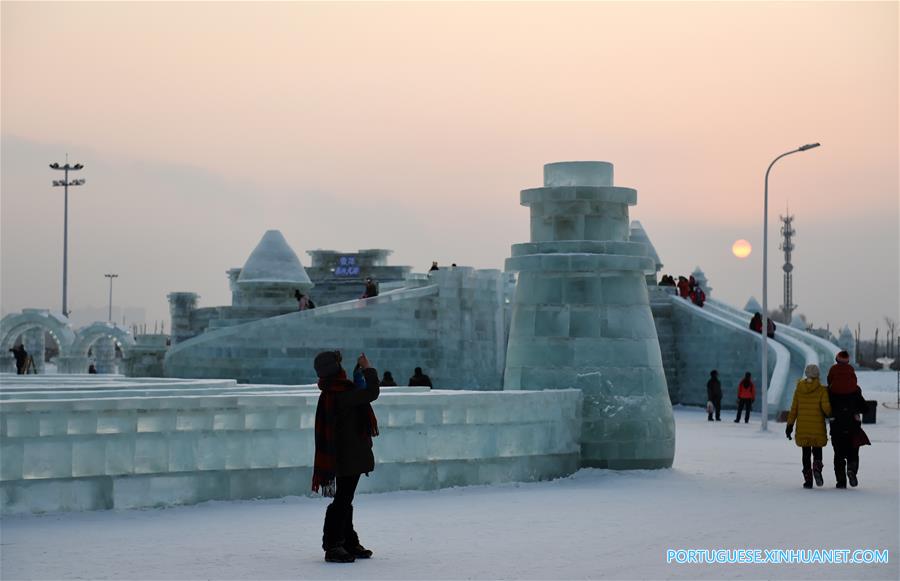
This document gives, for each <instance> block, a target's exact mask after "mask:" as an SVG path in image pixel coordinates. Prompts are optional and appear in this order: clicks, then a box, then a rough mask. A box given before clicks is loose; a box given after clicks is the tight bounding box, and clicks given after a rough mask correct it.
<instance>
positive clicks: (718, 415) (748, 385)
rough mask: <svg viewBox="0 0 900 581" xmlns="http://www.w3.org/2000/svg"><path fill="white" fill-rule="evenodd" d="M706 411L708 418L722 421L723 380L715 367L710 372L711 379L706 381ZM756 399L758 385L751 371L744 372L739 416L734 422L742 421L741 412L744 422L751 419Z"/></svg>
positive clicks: (739, 385) (738, 399)
mask: <svg viewBox="0 0 900 581" xmlns="http://www.w3.org/2000/svg"><path fill="white" fill-rule="evenodd" d="M706 399H707V401H706V413H707V420H708V421H710V422H711V421H713V414H715V421H717V422H720V421H722V382H721V381H719V372H718V371H717V370H715V369H713V370H712V371H710V372H709V381H707V382H706ZM755 400H756V385H755V384H754V383H753V377H752V376H751V375H750V372H749V371H748V372H747V373H745V374H744V378H743V379H741V381H740V383H738V394H737V404H738V407H737V416H736V417H735V418H734V423H738V422H739V421H741V413H742V412H743V414H744V423H745V424H746V423H747V422H749V421H750V409H751V408H752V407H753V402H754V401H755Z"/></svg>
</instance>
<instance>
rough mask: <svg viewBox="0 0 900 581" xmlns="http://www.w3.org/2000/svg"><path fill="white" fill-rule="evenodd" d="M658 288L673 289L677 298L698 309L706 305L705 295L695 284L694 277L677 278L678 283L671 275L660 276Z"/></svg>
mask: <svg viewBox="0 0 900 581" xmlns="http://www.w3.org/2000/svg"><path fill="white" fill-rule="evenodd" d="M658 286H672V287H675V288H676V289H677V291H678V296H680V297H681V298H683V299H685V300H688V301H691V302H692V303H693V304H695V305H697V306H698V307H701V308H702V307H703V305H704V304H705V303H706V293H705V292H703V288H702V287H701V286H700V285H699V284H697V281H696V279H694V275H690V276H689V277H684V276H679V277H678V281H677V282H676V281H675V278H674V277H673V276H672V275H670V274H664V275H662V278H660V279H659V285H658Z"/></svg>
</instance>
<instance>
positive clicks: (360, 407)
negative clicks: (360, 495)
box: [335, 367, 381, 476]
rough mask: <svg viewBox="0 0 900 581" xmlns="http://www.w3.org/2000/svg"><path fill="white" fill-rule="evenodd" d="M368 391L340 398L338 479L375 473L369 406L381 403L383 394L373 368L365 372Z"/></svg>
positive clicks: (356, 390)
mask: <svg viewBox="0 0 900 581" xmlns="http://www.w3.org/2000/svg"><path fill="white" fill-rule="evenodd" d="M363 375H365V378H366V388H365V389H354V390H353V391H344V392H340V393H337V394H335V395H336V396H337V399H336V402H337V475H338V476H354V475H356V474H363V473H368V472H371V471H372V470H374V469H375V456H374V455H373V454H372V439H371V438H368V437H366V436H365V434H366V432H367V429H368V426H369V411H368V406H367V405H366V404H368V403H372V402H373V401H375V400H376V399H378V395H379V393H380V392H381V390H380V389H379V384H378V372H377V371H376V370H375V369H374V368H372V367H370V368H369V369H365V370H363Z"/></svg>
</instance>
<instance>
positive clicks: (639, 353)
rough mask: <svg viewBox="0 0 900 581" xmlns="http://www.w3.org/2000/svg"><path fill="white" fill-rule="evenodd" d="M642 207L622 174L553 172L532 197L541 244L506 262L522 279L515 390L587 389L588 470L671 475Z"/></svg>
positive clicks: (509, 364)
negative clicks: (637, 235) (619, 178)
mask: <svg viewBox="0 0 900 581" xmlns="http://www.w3.org/2000/svg"><path fill="white" fill-rule="evenodd" d="M636 201H637V192H636V191H635V190H633V189H630V188H621V187H615V186H613V166H612V164H610V163H606V162H564V163H551V164H547V165H545V166H544V187H542V188H534V189H528V190H523V191H522V193H521V203H522V205H523V206H527V207H529V208H530V210H531V242H529V243H524V244H515V245H513V247H512V256H511V257H510V258H509V259H507V261H506V268H507V270H509V271H518V273H519V278H518V283H517V285H516V292H515V297H514V299H513V309H512V322H511V326H510V337H509V344H508V348H507V359H506V371H505V376H504V389H528V390H539V389H565V388H579V389H581V390H582V391H583V393H584V409H583V422H584V423H583V427H582V443H581V460H582V465H583V466H594V467H602V468H617V469H618V468H622V469H625V468H663V467H669V466H671V465H672V460H673V457H674V454H675V423H674V419H673V417H672V405H671V403H670V401H669V395H668V389H667V387H666V378H665V374H664V372H663V364H662V357H661V355H660V350H659V341H658V339H657V336H656V327H655V325H654V323H653V315H652V313H651V312H650V304H649V300H648V297H647V284H646V279H645V275H646V274H648V273H652V272H655V263H654V261H653V259H651V258H650V257H649V256H648V255H647V249H646V246H645V245H644V244H641V243H639V242H630V241H629V220H628V207H629V206H633V205H634V204H635V203H636Z"/></svg>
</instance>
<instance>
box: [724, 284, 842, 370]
mask: <svg viewBox="0 0 900 581" xmlns="http://www.w3.org/2000/svg"><path fill="white" fill-rule="evenodd" d="M706 304H707V305H710V304H712V305H713V306H715V307H717V308H719V309H721V310H724V311H728V312H730V313H732V314H736V315H739V316H741V317H744V319H745V320H747V321H749V319H748V318H747V317H748V315H749V313H747V312H746V311H743V310H741V309H738V308H737V307H733V306H731V305H729V304H726V303H723V302H722V301H717V300H715V299H710V300H708V301H707V302H706ZM779 335H781V336H784V337H791V338H793V339H796V340H798V341H800V342H802V343H803V344H804V345H806V346H807V347H809V348H810V349H812V350H813V351H814V352H815V354H816V357H817V358H818V365H819V369H820V370H821V371H826V370H827V369H828V368H829V367H831V366H832V365H834V356H835V355H837V353H838V351H840V350H841V349H840V347H838V346H837V345H835V344H834V343H832V342H831V341H827V340H825V339H823V338H821V337H818V336H816V335H813V334H812V333H807V332H806V331H801V330H800V329H795V328H794V327H791V326H789V325H781V326H779V327H778V332H777V333H776V334H775V338H776V339H778V336H779Z"/></svg>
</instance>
